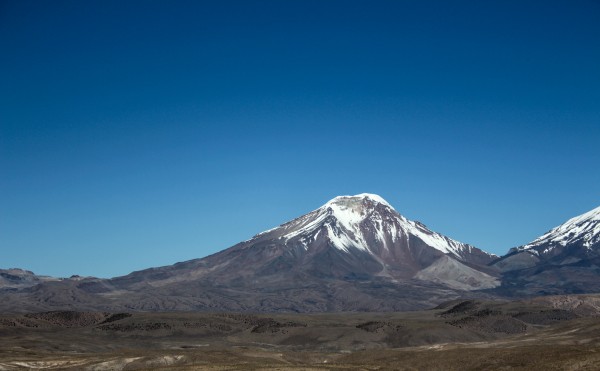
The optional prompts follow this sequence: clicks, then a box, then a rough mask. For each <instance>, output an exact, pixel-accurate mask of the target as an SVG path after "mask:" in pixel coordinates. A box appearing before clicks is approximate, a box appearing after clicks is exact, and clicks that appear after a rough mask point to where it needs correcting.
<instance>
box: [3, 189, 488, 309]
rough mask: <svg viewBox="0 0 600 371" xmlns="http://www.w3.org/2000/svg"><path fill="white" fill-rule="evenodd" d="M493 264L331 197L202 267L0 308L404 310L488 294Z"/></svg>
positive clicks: (357, 203) (384, 211)
mask: <svg viewBox="0 0 600 371" xmlns="http://www.w3.org/2000/svg"><path fill="white" fill-rule="evenodd" d="M496 258H497V257H496V256H494V255H492V254H488V253H486V252H484V251H482V250H480V249H477V248H476V247H473V246H470V245H467V244H463V243H460V242H458V241H455V240H452V239H450V238H448V237H445V236H443V235H441V234H438V233H436V232H433V231H431V230H429V229H428V228H427V227H426V226H425V225H423V224H421V223H419V222H415V221H410V220H408V219H406V218H405V217H403V216H402V215H400V214H399V213H398V212H396V211H395V210H394V209H393V208H392V207H391V205H389V204H388V203H387V202H386V201H385V200H383V199H382V198H381V197H379V196H376V195H371V194H361V195H357V196H341V197H336V198H334V199H333V200H331V201H329V202H328V203H326V204H325V205H323V206H322V207H320V208H319V209H317V210H314V211H312V212H310V213H308V214H306V215H303V216H301V217H299V218H297V219H294V220H292V221H290V222H288V223H285V224H282V225H280V226H279V227H277V228H274V229H271V230H269V231H266V232H263V233H260V234H258V235H256V236H254V237H253V238H251V239H250V240H248V241H244V242H241V243H239V244H237V245H235V246H233V247H231V248H229V249H226V250H223V251H221V252H219V253H216V254H214V255H211V256H208V257H206V258H203V259H196V260H190V261H187V262H182V263H177V264H175V265H171V266H165V267H159V268H151V269H147V270H143V271H138V272H133V273H131V274H129V275H127V276H123V277H117V278H114V279H110V280H99V279H82V280H79V281H77V280H68V281H64V282H54V283H52V285H50V284H43V285H38V286H35V287H31V288H28V289H24V290H21V291H19V292H17V293H13V294H12V295H11V298H10V299H11V300H8V301H7V302H5V303H4V304H0V306H2V305H4V307H7V306H8V309H11V310H18V309H17V307H19V308H21V309H22V308H27V310H30V309H31V310H33V309H37V308H38V307H41V308H39V309H43V310H51V309H55V308H61V309H74V308H80V309H86V310H92V309H93V310H217V309H218V310H249V311H303V312H314V311H348V310H350V311H385V310H407V309H417V308H424V307H429V306H432V305H435V304H437V303H439V302H441V301H443V300H449V299H452V298H456V297H459V296H460V297H465V296H467V297H472V296H476V295H481V294H475V291H476V290H482V289H490V288H494V287H496V286H498V285H499V284H500V281H499V280H498V277H497V275H496V274H494V272H493V270H490V269H489V268H488V267H486V266H485V265H486V264H488V263H490V262H492V261H493V260H494V259H496ZM10 303H12V305H11V304H10ZM15 303H20V304H19V305H20V306H19V305H16V304H15Z"/></svg>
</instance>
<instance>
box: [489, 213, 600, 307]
mask: <svg viewBox="0 0 600 371" xmlns="http://www.w3.org/2000/svg"><path fill="white" fill-rule="evenodd" d="M491 266H492V267H494V268H496V269H498V270H500V271H501V272H503V287H502V290H501V292H504V293H508V294H513V295H540V294H563V293H584V292H600V207H599V208H596V209H594V210H591V211H589V212H587V213H585V214H582V215H580V216H577V217H575V218H572V219H570V220H568V221H567V222H565V223H564V224H561V225H559V226H558V227H556V228H554V229H552V230H550V231H548V232H547V233H545V234H544V235H542V236H541V237H539V238H537V239H536V240H535V241H533V242H531V243H529V244H527V245H524V246H521V247H518V248H514V249H511V250H510V251H509V253H508V254H506V255H505V256H503V257H501V258H499V259H497V260H496V261H494V262H492V264H491Z"/></svg>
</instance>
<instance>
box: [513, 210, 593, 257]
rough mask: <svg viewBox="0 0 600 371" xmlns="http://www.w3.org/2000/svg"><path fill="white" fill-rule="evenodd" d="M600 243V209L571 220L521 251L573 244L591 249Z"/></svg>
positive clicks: (523, 247)
mask: <svg viewBox="0 0 600 371" xmlns="http://www.w3.org/2000/svg"><path fill="white" fill-rule="evenodd" d="M598 243H600V207H597V208H595V209H593V210H591V211H588V212H587V213H585V214H581V215H579V216H576V217H574V218H572V219H569V220H568V221H567V222H565V223H564V224H561V225H559V226H558V227H556V228H554V229H552V230H550V231H549V232H547V233H546V234H544V235H543V236H541V237H539V238H537V239H536V240H535V241H533V242H531V243H529V244H527V245H525V246H522V247H521V248H519V250H528V249H532V248H535V247H539V246H546V247H547V249H551V248H552V247H555V246H566V245H571V244H581V245H582V246H583V247H586V248H591V247H592V246H593V245H596V244H598Z"/></svg>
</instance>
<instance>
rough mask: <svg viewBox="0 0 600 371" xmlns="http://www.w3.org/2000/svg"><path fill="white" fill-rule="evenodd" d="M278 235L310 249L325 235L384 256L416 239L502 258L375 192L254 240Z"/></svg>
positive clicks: (474, 257)
mask: <svg viewBox="0 0 600 371" xmlns="http://www.w3.org/2000/svg"><path fill="white" fill-rule="evenodd" d="M275 236H276V238H277V239H278V240H282V241H283V242H285V243H286V244H291V245H294V246H297V245H301V246H302V247H303V248H304V249H308V248H309V246H310V245H311V244H313V243H315V242H316V241H318V240H319V238H321V239H325V240H326V241H327V242H328V243H329V244H330V246H331V247H334V248H336V249H338V250H340V251H343V252H346V253H351V251H352V250H359V251H363V252H367V253H369V254H371V255H378V254H381V253H382V252H384V251H388V252H389V251H390V249H393V248H394V247H398V246H399V245H407V246H410V245H411V243H413V244H418V245H421V244H424V245H427V246H428V247H431V248H434V249H436V250H438V251H440V252H441V253H444V254H448V255H451V256H453V257H454V258H457V259H459V260H464V261H467V262H477V263H484V261H485V260H488V261H489V260H492V259H493V258H495V257H496V256H495V255H493V254H488V253H486V252H484V251H482V250H479V249H477V248H475V247H473V246H471V245H468V244H464V243H461V242H458V241H455V240H453V239H451V238H448V237H446V236H443V235H441V234H439V233H436V232H433V231H431V230H429V229H428V228H427V227H426V226H425V225H423V224H422V223H420V222H416V221H412V220H408V219H407V218H405V217H404V216H402V215H400V214H399V213H398V212H397V211H396V210H394V208H393V207H392V206H391V205H390V204H389V203H388V202H387V201H385V200H384V199H383V198H382V197H380V196H378V195H375V194H369V193H362V194H359V195H355V196H338V197H335V198H333V199H332V200H330V201H329V202H327V203H326V204H324V205H323V206H321V207H320V208H318V209H316V210H314V211H312V212H310V213H308V214H306V215H303V216H301V217H299V218H297V219H294V220H292V221H291V222H288V223H285V224H283V225H281V226H279V227H277V228H274V229H271V230H268V231H265V232H262V233H259V234H258V235H256V236H254V238H253V239H252V240H250V241H258V240H263V239H265V238H273V237H275ZM482 260H483V261H482Z"/></svg>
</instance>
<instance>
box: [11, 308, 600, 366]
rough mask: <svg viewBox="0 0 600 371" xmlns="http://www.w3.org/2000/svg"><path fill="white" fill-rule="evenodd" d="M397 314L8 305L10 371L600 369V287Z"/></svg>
mask: <svg viewBox="0 0 600 371" xmlns="http://www.w3.org/2000/svg"><path fill="white" fill-rule="evenodd" d="M565 298H567V297H561V298H554V299H552V298H544V299H543V300H533V301H528V302H482V301H473V300H468V301H460V300H459V301H454V302H450V303H446V304H445V305H442V306H440V307H438V308H436V309H433V310H428V311H416V312H397V313H328V314H310V315H307V314H277V315H270V314H245V313H244V314H241V313H100V312H66V311H61V312H45V313H29V314H5V315H2V316H0V335H1V336H0V370H14V369H30V368H44V369H73V370H81V369H87V370H119V369H125V370H139V369H156V370H162V369H164V370H196V369H205V370H245V369H254V370H261V369H263V370H290V369H296V370H324V369H331V370H335V369H339V370H354V369H356V370H381V369H397V370H413V369H414V370H421V369H432V370H435V369H439V370H470V369H471V370H482V369H483V370H485V369H489V370H496V369H502V370H513V369H515V370H519V369H522V370H525V369H527V370H530V369H539V370H552V369H556V370H565V369H566V370H579V369H582V370H586V369H587V370H597V369H600V317H597V315H598V314H599V313H600V312H599V311H598V307H597V303H598V297H595V296H586V297H581V298H577V299H573V298H574V297H568V298H567V299H568V300H566V299H565Z"/></svg>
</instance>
